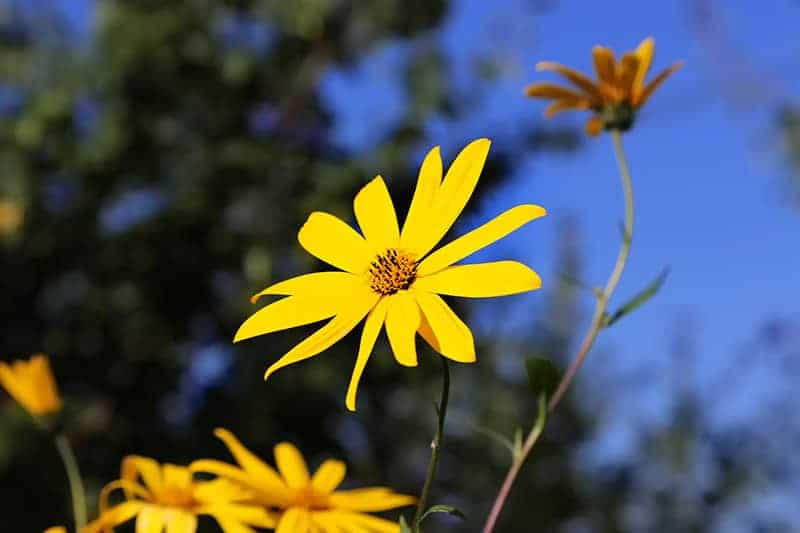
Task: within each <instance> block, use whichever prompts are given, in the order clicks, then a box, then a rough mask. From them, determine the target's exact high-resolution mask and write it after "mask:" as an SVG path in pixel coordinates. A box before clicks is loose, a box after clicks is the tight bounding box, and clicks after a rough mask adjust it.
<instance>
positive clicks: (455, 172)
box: [411, 139, 491, 257]
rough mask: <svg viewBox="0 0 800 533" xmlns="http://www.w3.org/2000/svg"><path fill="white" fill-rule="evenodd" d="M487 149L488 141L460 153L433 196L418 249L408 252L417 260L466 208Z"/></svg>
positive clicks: (468, 146)
mask: <svg viewBox="0 0 800 533" xmlns="http://www.w3.org/2000/svg"><path fill="white" fill-rule="evenodd" d="M490 145H491V142H490V141H489V139H478V140H476V141H472V142H471V143H469V144H468V145H467V146H466V147H465V148H464V149H463V150H461V152H460V153H459V154H458V156H456V159H455V161H453V164H452V165H450V168H449V169H448V170H447V174H445V177H444V181H442V186H441V188H440V189H439V192H437V193H436V199H435V201H434V204H433V208H432V209H431V210H430V213H428V215H427V217H423V221H422V222H421V223H423V224H425V225H427V232H426V233H425V235H424V237H423V238H421V239H420V241H419V242H418V243H417V247H416V248H414V249H413V250H411V251H412V252H414V253H416V254H417V255H418V256H419V257H421V256H423V255H425V254H427V253H428V252H429V251H430V250H431V249H432V248H433V247H434V246H436V243H438V242H439V241H440V240H441V239H442V237H444V235H445V234H446V233H447V231H448V230H449V229H450V227H451V226H452V225H453V223H454V222H455V221H456V219H457V218H458V215H459V214H461V211H462V210H463V209H464V206H466V205H467V201H468V200H469V198H470V196H472V192H473V191H474V190H475V186H476V185H477V184H478V178H480V175H481V171H482V170H483V165H484V163H485V162H486V157H487V156H488V155H489V146H490ZM425 219H427V220H425Z"/></svg>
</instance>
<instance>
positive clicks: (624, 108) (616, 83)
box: [525, 37, 683, 136]
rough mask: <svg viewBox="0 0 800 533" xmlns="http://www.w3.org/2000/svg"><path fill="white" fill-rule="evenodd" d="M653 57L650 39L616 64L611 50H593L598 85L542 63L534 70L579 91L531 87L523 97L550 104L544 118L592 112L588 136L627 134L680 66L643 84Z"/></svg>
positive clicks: (574, 72) (550, 85)
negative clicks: (548, 72)
mask: <svg viewBox="0 0 800 533" xmlns="http://www.w3.org/2000/svg"><path fill="white" fill-rule="evenodd" d="M654 53H655V40H654V39H653V38H652V37H648V38H647V39H645V40H644V41H642V42H641V44H639V47H638V48H636V50H634V51H631V52H625V54H623V56H622V59H620V61H619V62H618V61H616V59H614V52H612V51H611V49H610V48H606V47H605V46H595V47H594V48H593V49H592V55H593V56H594V70H595V74H596V76H597V81H594V80H592V79H590V78H589V77H588V76H586V75H585V74H582V73H580V72H578V71H577V70H574V69H572V68H569V67H565V66H564V65H561V64H559V63H554V62H552V61H542V62H540V63H538V64H537V65H536V69H537V70H551V71H553V72H556V73H558V74H560V75H561V76H563V77H564V78H566V79H567V80H568V81H569V82H570V83H572V84H573V85H574V86H575V87H576V88H577V89H578V90H577V91H576V90H574V89H568V88H565V87H562V86H560V85H556V84H553V83H533V84H531V85H528V86H527V87H526V88H525V94H526V95H528V96H531V97H533V98H546V99H548V100H553V103H552V104H550V105H549V106H548V107H547V108H546V109H545V111H544V115H545V116H546V117H552V116H553V115H557V114H558V113H561V112H562V111H569V110H572V109H587V110H591V111H593V112H594V115H593V116H592V117H591V118H590V119H589V120H588V122H587V123H586V132H587V133H588V134H589V135H591V136H595V135H598V134H600V132H601V131H603V130H604V129H605V130H620V131H626V130H628V129H630V127H631V126H632V125H633V122H634V120H635V118H636V111H637V110H638V109H639V108H640V107H642V106H643V105H644V104H645V102H647V100H648V99H649V98H650V96H651V95H652V94H653V92H654V91H655V90H656V89H657V88H658V87H659V85H661V84H662V83H663V82H664V80H666V79H667V78H668V77H669V76H670V75H671V74H672V73H673V72H675V71H676V70H678V69H679V68H681V66H683V62H682V61H678V62H676V63H673V64H672V66H670V67H668V68H666V69H664V70H662V71H661V72H660V73H659V74H658V75H657V76H656V77H655V78H653V79H652V80H651V81H650V83H647V84H645V78H646V77H647V73H648V72H649V71H650V65H651V63H652V62H653V54H654Z"/></svg>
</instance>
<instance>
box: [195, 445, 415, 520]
mask: <svg viewBox="0 0 800 533" xmlns="http://www.w3.org/2000/svg"><path fill="white" fill-rule="evenodd" d="M215 434H216V435H217V437H219V438H220V439H221V440H222V441H223V442H224V443H225V445H226V446H227V447H228V450H230V452H231V454H232V455H233V457H234V458H235V459H236V462H237V463H238V464H239V466H238V467H236V466H234V465H230V464H228V463H224V462H222V461H216V460H213V459H203V460H200V461H195V462H194V463H192V465H191V466H190V468H191V469H192V470H194V471H200V472H208V473H212V474H216V475H218V476H220V477H221V478H224V479H228V480H230V481H232V482H235V483H237V484H240V485H242V486H243V487H246V488H247V489H248V490H250V491H251V492H252V494H253V496H254V500H253V501H254V502H256V503H258V504H259V505H262V506H264V507H266V508H268V509H271V510H274V511H276V512H278V513H280V516H279V518H278V525H277V527H276V533H315V532H319V531H337V532H341V533H363V532H374V533H395V532H399V531H400V525H399V524H398V523H397V522H392V521H390V520H386V519H384V518H379V517H376V516H372V515H370V514H367V513H377V512H382V511H387V510H389V509H395V508H397V507H404V506H406V505H411V504H413V503H414V502H415V498H414V497H412V496H406V495H403V494H398V493H396V492H394V491H393V490H392V489H390V488H387V487H371V488H363V489H352V490H339V491H337V490H336V488H337V487H338V486H339V484H341V482H342V481H343V480H344V478H345V473H346V467H345V464H344V463H343V462H341V461H336V460H333V459H328V460H327V461H325V462H323V463H322V465H321V466H320V467H319V469H317V471H316V472H315V473H314V475H313V476H312V475H310V474H309V472H308V467H307V466H306V462H305V460H304V459H303V456H302V455H301V453H300V451H299V450H298V449H297V448H295V447H294V446H293V445H292V444H289V443H288V442H282V443H280V444H278V445H277V446H275V463H276V464H277V466H278V471H276V470H275V469H274V468H272V467H271V466H270V465H268V464H266V463H265V462H263V461H262V460H261V459H259V458H258V457H257V456H256V455H255V454H253V453H252V452H251V451H250V450H248V449H247V448H245V447H244V445H243V444H242V443H241V442H239V440H238V439H237V438H236V437H235V436H234V435H233V434H232V433H231V432H230V431H227V430H225V429H217V430H216V431H215Z"/></svg>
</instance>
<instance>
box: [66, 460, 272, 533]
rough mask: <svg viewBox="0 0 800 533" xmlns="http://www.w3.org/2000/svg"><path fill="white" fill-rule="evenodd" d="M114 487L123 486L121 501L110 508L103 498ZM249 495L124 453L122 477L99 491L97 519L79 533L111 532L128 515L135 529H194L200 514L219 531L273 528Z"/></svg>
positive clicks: (189, 532)
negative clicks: (217, 526)
mask: <svg viewBox="0 0 800 533" xmlns="http://www.w3.org/2000/svg"><path fill="white" fill-rule="evenodd" d="M115 490H122V491H123V494H124V496H125V500H124V501H123V502H121V503H119V504H117V505H115V506H113V507H110V506H109V504H108V498H109V496H110V494H111V493H112V492H113V491H115ZM251 497H252V496H251V494H250V493H249V491H247V490H246V489H244V488H242V487H240V486H238V485H235V484H233V483H231V482H229V481H225V480H223V479H217V480H213V481H198V480H195V479H193V477H192V472H191V471H190V470H189V469H188V468H186V467H183V466H176V465H171V464H164V465H160V464H159V463H157V462H156V461H154V460H153V459H149V458H147V457H140V456H129V457H126V458H125V459H124V460H123V462H122V472H121V479H118V480H116V481H113V482H111V483H109V484H108V485H106V486H105V487H104V488H103V491H102V492H101V494H100V517H99V518H98V519H97V520H95V521H94V522H92V523H91V524H89V525H88V526H86V528H85V529H83V531H82V532H81V533H106V532H110V531H111V530H112V528H114V527H116V526H118V525H120V524H122V523H124V522H127V521H129V520H132V519H133V518H136V531H137V532H138V533H162V532H164V531H166V533H194V532H195V530H196V529H197V517H198V516H200V515H208V516H211V517H213V518H214V519H215V520H216V521H217V523H218V524H219V526H220V527H221V528H222V531H223V532H224V533H253V532H254V529H253V527H257V528H273V527H275V519H274V517H273V516H272V515H270V514H269V513H268V512H267V511H266V510H264V509H263V508H262V507H258V506H254V505H249V504H247V503H246V502H247V500H249V499H250V498H251ZM251 526H252V527H251Z"/></svg>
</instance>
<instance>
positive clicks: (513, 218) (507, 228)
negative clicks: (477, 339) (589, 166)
mask: <svg viewBox="0 0 800 533" xmlns="http://www.w3.org/2000/svg"><path fill="white" fill-rule="evenodd" d="M546 214H547V211H545V209H544V208H543V207H541V206H538V205H532V204H524V205H518V206H516V207H512V208H511V209H509V210H508V211H506V212H504V213H502V214H500V215H498V216H497V217H495V218H493V219H492V220H490V221H489V222H487V223H486V224H483V225H482V226H480V227H478V228H475V229H474V230H472V231H470V232H469V233H466V234H465V235H462V236H461V237H459V238H457V239H456V240H454V241H452V242H450V243H449V244H447V245H445V246H442V247H441V248H439V249H438V250H436V251H435V252H433V253H432V254H431V255H429V256H428V257H426V258H425V259H423V260H422V262H421V263H420V264H419V268H418V269H417V277H418V278H421V277H423V276H428V275H430V274H433V273H434V272H438V271H439V270H442V269H443V268H445V267H448V266H450V265H452V264H453V263H455V262H456V261H460V260H461V259H464V258H465V257H467V256H468V255H470V254H473V253H475V252H477V251H478V250H480V249H481V248H484V247H486V246H488V245H490V244H492V243H493V242H495V241H498V240H500V239H502V238H503V237H505V236H506V235H508V234H509V233H511V232H512V231H514V230H516V229H519V228H520V227H522V226H524V225H525V224H527V223H528V222H530V221H532V220H535V219H537V218H539V217H543V216H544V215H546ZM412 287H413V285H412Z"/></svg>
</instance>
